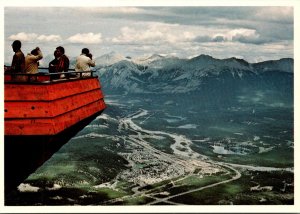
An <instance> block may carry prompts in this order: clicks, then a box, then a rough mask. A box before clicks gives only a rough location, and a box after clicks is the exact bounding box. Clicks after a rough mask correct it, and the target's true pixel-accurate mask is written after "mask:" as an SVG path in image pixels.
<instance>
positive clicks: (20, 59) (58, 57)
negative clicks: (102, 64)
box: [5, 40, 95, 81]
mask: <svg viewBox="0 0 300 214" xmlns="http://www.w3.org/2000/svg"><path fill="white" fill-rule="evenodd" d="M21 46H22V43H21V41H19V40H15V41H14V42H13V43H12V49H13V51H14V52H15V54H14V56H13V59H12V63H11V66H10V67H5V72H6V73H10V74H17V75H15V76H14V77H13V80H15V81H26V80H27V78H28V77H27V76H26V75H22V74H38V72H39V71H38V69H39V68H38V66H39V60H41V59H42V58H43V54H42V51H41V50H40V48H39V47H36V48H35V49H33V50H32V51H31V53H28V54H27V56H26V57H25V56H24V54H23V52H22V51H21ZM69 66H70V61H69V58H68V57H67V56H66V55H65V49H64V48H63V47H62V46H59V47H57V48H56V50H55V51H54V59H53V60H52V61H51V62H50V63H49V67H48V69H49V73H50V74H53V75H51V76H50V78H51V80H53V79H60V78H61V77H62V76H63V75H64V76H65V77H76V76H77V75H78V74H76V72H83V73H82V74H81V76H90V75H91V73H90V71H91V69H90V67H94V66H95V61H94V60H93V56H92V54H91V53H90V51H89V49H87V48H83V49H82V51H81V54H80V55H79V56H78V57H77V58H76V65H75V71H76V72H74V73H70V72H68V71H69ZM35 80H36V79H35Z"/></svg>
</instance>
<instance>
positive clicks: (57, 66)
mask: <svg viewBox="0 0 300 214" xmlns="http://www.w3.org/2000/svg"><path fill="white" fill-rule="evenodd" d="M54 57H55V59H54V60H52V61H51V62H50V63H49V72H50V73H62V72H65V73H67V72H68V70H69V65H70V61H69V58H68V57H67V56H66V55H65V49H64V48H63V47H61V46H59V47H57V48H56V50H55V51H54ZM65 75H66V76H67V74H65ZM58 78H60V75H55V76H54V77H53V79H58Z"/></svg>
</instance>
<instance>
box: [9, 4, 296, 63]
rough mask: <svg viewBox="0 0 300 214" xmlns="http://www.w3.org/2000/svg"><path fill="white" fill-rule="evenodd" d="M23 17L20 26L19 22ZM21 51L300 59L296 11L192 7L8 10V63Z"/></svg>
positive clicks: (258, 8)
mask: <svg viewBox="0 0 300 214" xmlns="http://www.w3.org/2000/svg"><path fill="white" fill-rule="evenodd" d="M20 17H21V18H20ZM16 39H19V40H21V42H22V51H23V52H24V54H27V53H29V52H30V51H31V50H32V49H33V48H35V47H37V46H38V47H40V48H41V50H42V52H43V54H44V56H47V55H49V56H48V57H50V56H52V55H53V52H54V50H55V48H56V47H57V46H63V47H64V48H65V50H66V55H67V56H69V57H76V56H77V55H79V54H80V53H81V49H82V48H85V47H87V48H89V49H90V51H91V53H92V54H93V55H94V56H95V57H99V56H101V55H104V54H107V53H110V52H116V53H120V54H122V55H124V56H130V57H139V56H145V55H151V54H165V55H172V56H176V57H179V58H191V57H195V56H198V55H200V54H208V55H211V56H213V57H215V58H218V59H224V58H230V57H237V58H242V59H245V60H247V61H248V62H251V63H254V62H260V61H265V60H274V59H275V60H276V59H280V58H286V57H291V58H294V55H293V53H294V9H293V7H286V6H260V7H254V6H251V7H250V6H235V7H232V6H225V7H224V6H223V7H220V6H219V7H208V6H192V7H187V6H186V7H181V6H179V7H174V6H168V7H161V6H158V7H5V8H4V40H5V42H4V49H5V56H4V61H5V62H6V64H7V62H8V63H10V62H11V58H12V55H13V51H12V49H11V43H12V42H13V41H14V40H16Z"/></svg>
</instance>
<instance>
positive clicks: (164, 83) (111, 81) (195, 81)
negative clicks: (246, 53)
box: [96, 54, 294, 94]
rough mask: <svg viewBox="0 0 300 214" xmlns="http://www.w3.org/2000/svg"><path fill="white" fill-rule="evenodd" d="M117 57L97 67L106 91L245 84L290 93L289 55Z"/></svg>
mask: <svg viewBox="0 0 300 214" xmlns="http://www.w3.org/2000/svg"><path fill="white" fill-rule="evenodd" d="M119 56H120V55H119ZM119 56H118V57H116V55H113V54H112V55H111V59H112V60H111V61H113V62H114V63H111V64H109V63H107V64H106V65H101V64H100V65H99V64H98V66H97V68H96V69H97V72H98V76H99V77H100V80H101V83H102V85H103V88H104V90H105V91H106V92H107V93H133V94H138V93H150V94H151V93H152V94H178V93H180V94H182V93H194V92H195V93H196V92H203V91H208V92H210V91H219V90H221V91H222V92H224V90H229V91H230V90H242V89H241V88H244V89H245V88H246V87H248V88H254V89H255V90H258V89H263V90H277V91H278V90H279V91H281V92H282V91H285V92H287V93H290V94H292V91H293V90H292V89H293V72H294V71H293V70H294V66H293V64H294V60H293V59H291V58H283V59H280V60H271V61H264V62H259V63H248V62H247V61H245V60H243V59H238V58H235V57H232V58H228V59H216V58H213V57H212V56H209V55H199V56H197V57H194V58H191V59H180V58H176V57H173V56H163V55H157V54H156V55H152V56H149V57H144V58H143V59H142V58H138V59H131V58H122V57H119ZM116 58H118V59H119V61H117V62H116V61H115V60H116ZM106 60H107V61H106V62H108V61H109V58H106ZM96 63H97V60H96Z"/></svg>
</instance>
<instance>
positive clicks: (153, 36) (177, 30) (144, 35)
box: [111, 23, 196, 44]
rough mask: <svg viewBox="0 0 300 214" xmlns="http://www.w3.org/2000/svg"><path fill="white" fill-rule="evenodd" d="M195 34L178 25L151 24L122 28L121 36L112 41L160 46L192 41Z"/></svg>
mask: <svg viewBox="0 0 300 214" xmlns="http://www.w3.org/2000/svg"><path fill="white" fill-rule="evenodd" d="M195 37H196V36H195V34H194V33H193V32H189V31H183V32H182V27H181V26H179V25H176V24H164V23H150V24H148V25H146V26H145V27H142V28H141V27H128V26H125V27H122V28H121V35H119V36H117V37H114V38H112V39H111V41H112V42H113V43H118V44H141V43H143V44H160V43H170V44H175V43H178V42H185V41H192V40H193V39H194V38H195Z"/></svg>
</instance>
